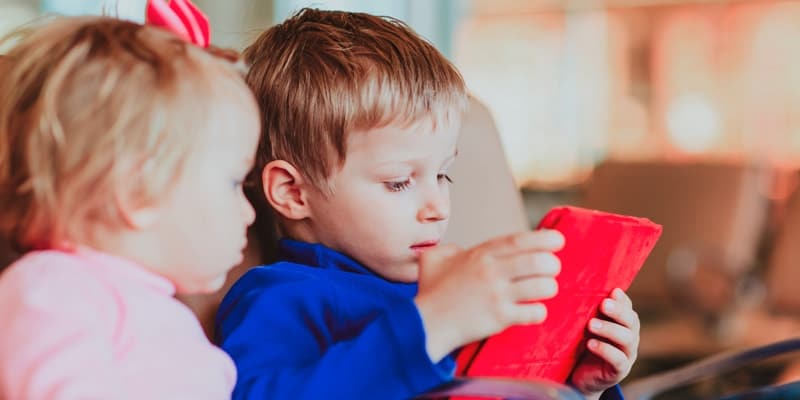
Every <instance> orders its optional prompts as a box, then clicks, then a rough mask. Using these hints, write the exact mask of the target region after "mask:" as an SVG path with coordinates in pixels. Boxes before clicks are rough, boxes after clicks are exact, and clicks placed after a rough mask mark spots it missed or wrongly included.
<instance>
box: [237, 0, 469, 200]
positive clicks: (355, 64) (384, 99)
mask: <svg viewBox="0 0 800 400" xmlns="http://www.w3.org/2000/svg"><path fill="white" fill-rule="evenodd" d="M244 59H245V61H246V62H247V64H249V65H250V70H249V72H248V74H247V82H248V84H249V85H250V88H251V89H252V90H253V92H254V94H255V96H256V99H257V101H258V103H259V106H260V108H261V123H262V136H261V140H260V143H259V149H258V153H257V156H256V162H255V167H254V169H253V172H252V173H251V175H250V177H249V183H250V184H251V185H253V186H255V187H256V188H257V189H259V190H257V193H255V194H251V196H250V198H251V201H253V203H254V205H255V206H257V205H258V200H257V199H258V198H261V201H262V202H263V192H261V188H260V184H261V179H260V178H261V171H262V169H263V168H264V166H265V165H266V164H267V163H268V162H269V161H271V160H275V159H282V160H286V161H288V162H290V163H291V164H292V165H294V166H295V167H296V168H298V169H299V170H300V171H301V173H302V174H303V175H304V176H305V178H306V179H308V180H310V181H311V183H312V184H313V185H314V186H315V187H317V188H319V189H321V190H323V191H326V192H328V193H330V191H331V190H332V188H331V187H330V186H329V185H328V182H327V178H328V177H329V176H330V174H331V173H332V172H334V170H335V169H336V168H338V167H340V166H341V165H342V163H344V161H345V156H346V153H347V148H346V143H347V135H348V134H349V133H352V132H359V131H368V130H371V129H375V128H380V127H382V126H386V125H389V124H395V123H399V124H411V123H414V122H418V121H420V120H422V119H425V118H430V119H431V121H432V122H433V123H441V122H443V121H444V120H446V119H448V118H460V117H461V114H462V113H463V110H464V109H465V107H466V88H465V85H464V81H463V79H462V77H461V75H460V74H459V73H458V71H457V70H456V68H455V67H454V66H453V65H452V64H451V63H450V62H449V61H447V59H445V58H444V56H442V54H441V53H439V51H437V50H436V48H434V47H433V46H432V45H431V44H430V43H428V42H427V41H425V40H424V39H422V38H421V37H420V36H418V35H417V34H416V33H414V32H413V31H412V30H411V29H410V28H409V27H408V26H406V25H405V24H404V23H402V22H401V21H398V20H396V19H392V18H388V17H377V16H374V15H369V14H363V13H352V12H344V11H322V10H316V9H303V10H301V11H299V12H298V13H297V14H295V15H294V16H292V17H290V18H289V19H287V20H286V21H284V22H283V23H281V24H279V25H276V26H274V27H272V28H270V29H268V30H266V31H265V32H264V33H263V34H261V36H260V37H259V38H258V39H257V40H256V41H255V42H254V43H253V44H252V45H251V46H249V47H248V48H247V49H246V50H245V51H244Z"/></svg>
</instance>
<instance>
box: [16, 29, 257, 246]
mask: <svg viewBox="0 0 800 400" xmlns="http://www.w3.org/2000/svg"><path fill="white" fill-rule="evenodd" d="M220 56H221V57H220ZM231 58H235V55H234V56H232V55H231V53H230V52H228V53H224V54H222V53H219V54H211V53H210V52H207V51H204V50H203V49H200V48H198V47H196V46H193V45H191V44H188V43H186V42H184V41H182V40H181V39H179V38H178V37H177V36H175V35H173V34H171V33H169V32H167V31H163V30H161V29H158V28H154V27H149V26H143V25H139V24H136V23H133V22H129V21H123V20H118V19H113V18H108V17H61V18H58V19H54V20H52V21H49V22H48V23H47V24H45V25H43V26H42V27H40V28H37V29H34V30H30V31H28V32H27V33H24V34H22V39H21V41H20V42H18V44H17V45H16V46H15V47H13V48H12V49H11V50H10V52H9V53H8V54H6V56H5V59H4V60H3V65H2V69H3V74H2V76H0V236H6V237H8V238H10V239H11V240H12V242H14V244H15V245H16V246H17V247H19V248H20V249H22V250H27V249H31V248H48V247H58V246H62V245H69V244H73V243H81V242H84V241H86V240H88V239H89V238H90V237H91V235H93V234H95V233H96V232H98V231H97V230H96V229H95V228H98V227H102V228H105V229H118V228H120V227H121V226H122V224H123V223H124V221H123V218H122V215H121V214H120V208H119V205H120V201H124V202H126V203H125V204H135V205H152V204H156V203H157V202H158V200H159V199H161V198H162V197H163V196H164V195H165V194H167V192H168V190H169V188H170V186H171V184H172V183H173V182H174V181H175V180H176V179H177V178H178V177H179V175H180V174H181V171H182V169H183V165H184V163H185V161H186V159H187V158H188V156H189V155H190V154H191V152H192V149H193V146H195V145H196V144H197V143H198V142H202V141H203V140H204V138H205V136H206V135H207V131H208V128H207V125H208V121H209V120H208V118H209V115H211V114H212V112H213V110H214V109H213V107H214V104H215V102H218V101H225V100H226V99H227V100H228V101H231V100H233V99H232V98H231V95H234V96H236V95H237V94H238V96H237V97H238V99H243V98H244V97H242V96H248V97H250V98H251V99H249V100H248V101H253V100H252V95H251V94H250V92H249V90H248V89H247V86H246V85H245V84H244V81H243V79H242V76H241V73H240V72H239V71H238V70H237V68H236V66H235V65H234V64H233V63H231V62H230V61H231V60H230V59H231ZM221 97H224V99H220V98H221ZM234 99H236V97H234ZM217 104H218V103H217Z"/></svg>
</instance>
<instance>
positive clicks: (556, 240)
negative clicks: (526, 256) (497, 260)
mask: <svg viewBox="0 0 800 400" xmlns="http://www.w3.org/2000/svg"><path fill="white" fill-rule="evenodd" d="M563 246H564V235H562V234H561V232H558V231H555V230H538V231H526V232H521V233H515V234H512V235H507V236H501V237H499V238H495V239H491V240H489V241H487V242H484V243H483V244H480V245H478V247H476V248H475V250H477V251H483V252H486V254H488V255H491V256H493V257H502V256H508V255H513V254H518V253H524V252H531V251H557V250H559V249H561V248H562V247H563Z"/></svg>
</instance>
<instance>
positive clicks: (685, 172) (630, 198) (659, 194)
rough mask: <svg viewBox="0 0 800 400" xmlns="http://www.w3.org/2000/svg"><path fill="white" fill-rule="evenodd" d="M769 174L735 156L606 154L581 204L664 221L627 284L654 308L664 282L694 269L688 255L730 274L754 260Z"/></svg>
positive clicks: (667, 297)
mask: <svg viewBox="0 0 800 400" xmlns="http://www.w3.org/2000/svg"><path fill="white" fill-rule="evenodd" d="M769 180H770V172H769V170H766V169H764V168H760V167H757V166H751V165H746V164H738V163H670V162H658V161H653V162H622V161H609V162H605V163H603V164H601V165H600V166H599V167H598V168H597V169H596V170H595V172H594V173H593V175H592V177H591V178H590V180H589V181H588V183H587V185H586V187H585V192H584V195H583V199H582V205H583V206H585V207H588V208H596V209H601V210H605V211H611V212H616V213H621V214H629V215H636V216H640V217H646V218H649V219H651V220H653V221H655V222H657V223H659V224H662V225H663V226H664V233H663V235H662V237H661V239H660V240H659V242H658V245H656V248H655V249H654V250H653V253H652V254H651V255H650V257H649V258H648V260H647V263H646V264H645V267H644V268H643V269H642V271H641V272H640V273H639V275H638V276H637V278H636V281H635V282H634V284H633V285H632V286H631V288H630V289H629V294H630V295H631V297H633V298H634V299H635V300H636V305H637V307H638V308H639V309H641V310H643V311H644V310H650V309H655V310H654V311H661V310H664V309H669V308H671V307H672V304H673V302H674V301H675V300H676V299H675V297H674V296H673V293H671V292H670V290H669V287H668V285H666V284H665V283H667V282H669V281H674V280H675V279H676V278H677V279H680V277H681V276H685V275H687V274H691V273H693V272H698V271H693V270H692V268H690V267H687V266H686V263H688V262H692V261H694V262H697V263H705V264H704V265H702V267H708V268H714V269H716V271H717V272H719V274H720V276H722V277H738V276H740V275H741V274H742V273H744V272H746V271H748V270H749V269H751V268H752V267H753V266H754V265H755V261H756V254H757V251H758V248H759V245H760V243H761V242H760V239H761V236H762V233H763V232H764V229H765V224H766V221H767V219H766V218H767V212H768V209H769V201H768V198H767V196H766V195H765V193H766V192H765V189H766V188H767V185H768V184H769ZM682 261H684V265H681V262H682ZM712 264H713V265H712ZM682 268H683V270H682Z"/></svg>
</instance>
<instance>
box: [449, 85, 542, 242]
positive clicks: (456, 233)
mask: <svg viewBox="0 0 800 400" xmlns="http://www.w3.org/2000/svg"><path fill="white" fill-rule="evenodd" d="M448 174H449V175H450V176H451V177H452V178H453V184H452V186H451V187H450V199H451V200H450V201H451V210H450V224H449V227H448V228H447V233H445V237H444V242H446V243H455V244H457V245H459V246H462V247H469V246H473V245H476V244H478V243H481V242H483V241H485V240H488V239H490V238H493V237H496V236H499V235H503V234H508V233H514V232H521V231H523V230H525V229H529V225H528V219H527V216H526V214H525V208H524V206H523V203H522V196H521V195H520V192H519V190H518V189H517V187H516V184H515V183H514V178H513V176H512V175H511V168H510V167H509V164H508V161H507V159H506V155H505V153H504V151H503V146H502V144H501V142H500V134H499V133H498V131H497V126H496V125H495V123H494V119H493V118H492V115H491V113H490V111H489V109H488V108H486V106H484V105H483V104H481V103H480V102H478V101H477V100H475V99H474V98H471V100H470V105H469V110H468V111H467V114H466V118H465V119H464V121H463V123H462V126H461V136H460V137H459V143H458V157H457V158H456V161H455V163H453V166H452V167H451V168H450V170H449V171H448Z"/></svg>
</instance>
